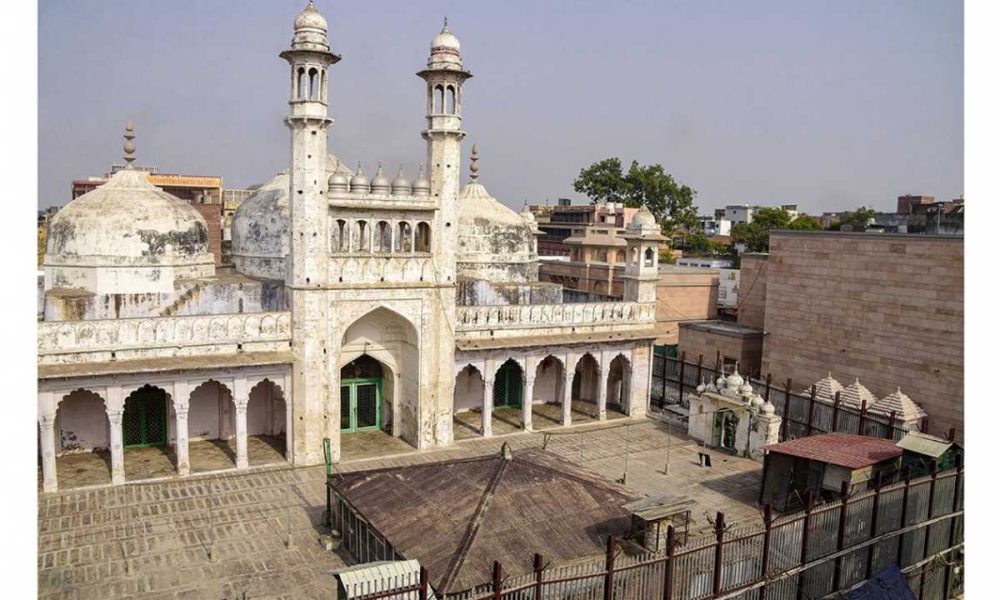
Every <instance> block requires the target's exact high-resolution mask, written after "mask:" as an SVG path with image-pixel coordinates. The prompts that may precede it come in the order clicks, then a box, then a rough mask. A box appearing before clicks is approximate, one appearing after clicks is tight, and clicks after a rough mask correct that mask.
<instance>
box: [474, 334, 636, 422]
mask: <svg viewBox="0 0 1000 600" xmlns="http://www.w3.org/2000/svg"><path fill="white" fill-rule="evenodd" d="M567 364H569V365H571V369H570V370H567V369H566V368H565V365H567ZM604 365H606V367H605V366H604ZM456 369H457V373H456V376H455V400H454V412H455V413H456V415H457V416H456V421H459V422H460V423H468V420H467V419H463V413H471V412H476V413H479V414H481V415H482V416H481V419H479V421H478V426H479V427H478V433H479V434H481V435H483V436H491V435H493V420H494V418H495V417H494V412H495V411H498V410H501V409H515V411H516V412H517V413H518V414H519V415H520V422H519V426H520V427H521V428H523V429H525V430H529V431H530V430H533V429H535V426H534V425H533V416H535V415H538V414H539V411H540V410H542V409H543V408H544V407H545V406H558V407H559V411H560V412H559V415H558V417H557V418H558V419H559V420H560V425H562V426H568V425H571V424H572V420H573V413H574V412H576V413H577V414H578V415H579V414H581V413H582V414H584V415H587V416H589V417H591V418H594V419H597V420H605V419H606V418H608V410H609V409H610V410H611V411H613V412H615V413H619V414H622V415H632V416H638V415H639V414H641V411H642V406H641V402H634V401H633V400H632V385H631V382H632V379H633V368H632V361H631V351H630V350H629V349H614V350H607V349H605V350H603V351H601V350H595V351H593V352H589V351H588V352H582V353H566V352H563V353H551V354H543V353H538V354H529V355H522V356H509V355H504V354H502V353H499V354H495V355H490V356H482V357H479V356H469V357H466V358H458V359H457V360H456ZM588 407H589V408H588ZM504 412H505V413H513V412H514V411H504Z"/></svg>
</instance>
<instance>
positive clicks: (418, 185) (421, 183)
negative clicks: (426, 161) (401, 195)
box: [413, 164, 431, 196]
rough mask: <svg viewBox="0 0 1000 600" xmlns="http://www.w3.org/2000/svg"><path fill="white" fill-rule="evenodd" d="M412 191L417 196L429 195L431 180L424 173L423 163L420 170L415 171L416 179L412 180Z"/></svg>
mask: <svg viewBox="0 0 1000 600" xmlns="http://www.w3.org/2000/svg"><path fill="white" fill-rule="evenodd" d="M413 193H414V194H416V195H417V196H430V195H431V182H430V180H429V179H427V176H425V175H424V165H423V164H421V165H420V172H418V173H417V180H416V181H414V182H413Z"/></svg>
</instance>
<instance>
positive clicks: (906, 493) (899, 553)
mask: <svg viewBox="0 0 1000 600" xmlns="http://www.w3.org/2000/svg"><path fill="white" fill-rule="evenodd" d="M909 504H910V466H909V465H906V466H904V467H903V510H901V511H900V515H899V528H900V529H902V528H904V527H906V509H907V508H908V507H909ZM905 536H906V534H905V533H904V534H902V535H897V536H896V539H897V540H898V542H897V544H896V564H897V565H899V567H900V568H902V567H903V537H905Z"/></svg>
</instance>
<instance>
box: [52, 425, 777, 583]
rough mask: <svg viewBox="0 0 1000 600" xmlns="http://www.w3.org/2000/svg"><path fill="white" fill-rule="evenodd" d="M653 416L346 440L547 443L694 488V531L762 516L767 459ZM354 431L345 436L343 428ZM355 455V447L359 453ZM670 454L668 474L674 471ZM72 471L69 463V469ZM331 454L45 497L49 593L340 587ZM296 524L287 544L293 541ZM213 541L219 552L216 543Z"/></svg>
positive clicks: (661, 483) (619, 471)
mask: <svg viewBox="0 0 1000 600" xmlns="http://www.w3.org/2000/svg"><path fill="white" fill-rule="evenodd" d="M667 429H668V426H667V425H666V424H664V423H661V422H659V421H656V420H653V419H636V420H625V419H622V420H618V421H616V422H614V423H608V422H603V423H591V424H583V425H579V426H574V427H572V428H570V429H568V430H566V429H559V430H552V431H549V432H536V433H516V434H510V435H503V436H499V437H494V438H487V439H484V438H475V439H469V440H466V441H461V442H458V443H456V444H455V445H454V446H453V447H451V448H448V449H445V450H438V451H432V452H416V451H413V450H412V449H409V450H408V451H406V452H405V453H400V454H396V455H393V456H391V457H386V458H374V459H371V458H369V459H365V458H361V457H363V456H364V444H363V443H361V442H358V444H357V447H354V448H352V449H349V448H348V445H347V444H346V443H345V446H344V461H343V462H342V463H341V464H340V465H339V466H338V467H337V468H338V470H340V471H343V472H349V471H355V470H363V469H370V468H378V467H387V466H400V465H408V464H417V463H424V462H430V461H437V460H446V459H452V458H459V457H465V456H474V455H482V454H486V453H493V452H497V451H499V449H500V446H501V445H502V444H503V443H504V442H507V443H509V444H510V445H511V446H512V447H513V448H514V449H515V450H517V449H519V448H527V447H542V446H545V447H546V449H548V450H550V451H552V452H555V453H556V454H559V455H560V456H562V457H564V458H566V459H568V460H571V461H574V462H578V461H580V460H581V456H582V460H583V463H584V464H585V465H586V466H587V467H588V468H590V469H592V470H594V471H596V472H598V473H601V474H602V475H604V476H606V477H608V478H611V479H619V478H621V477H622V475H623V474H624V470H625V460H624V456H625V449H626V447H628V452H629V454H628V476H627V479H626V484H627V485H628V486H629V487H631V488H633V489H635V490H637V491H639V492H642V493H646V494H664V493H673V494H685V495H689V496H691V497H692V498H693V499H695V501H696V502H697V503H698V509H697V510H696V511H695V512H694V513H693V514H692V520H693V524H692V533H693V534H696V535H697V534H698V533H699V531H701V532H704V531H707V530H708V529H709V523H708V519H709V517H710V516H713V515H714V514H715V511H716V510H723V511H724V512H725V513H726V515H727V521H728V522H731V523H732V522H739V523H749V522H751V521H755V520H758V519H760V514H759V512H758V511H757V509H756V508H754V506H753V504H752V503H753V501H754V499H755V497H756V494H757V491H758V489H759V488H758V486H759V481H760V466H759V465H758V464H756V463H753V462H751V461H748V460H744V459H738V458H734V457H731V456H727V455H725V454H720V453H717V452H713V451H709V453H710V454H711V455H712V462H713V465H714V466H713V467H712V468H704V467H700V466H699V465H698V455H697V453H698V450H699V448H698V447H697V446H696V445H694V443H693V442H691V441H690V440H687V439H686V437H685V436H683V435H680V434H679V433H675V434H674V435H670V434H669V433H668V431H667ZM345 440H346V437H345ZM352 454H353V456H355V457H358V458H354V459H352V458H351V455H352ZM668 454H669V458H670V465H669V475H665V474H664V468H665V467H666V462H667V457H668ZM60 476H62V473H60ZM323 481H324V470H323V468H322V467H309V468H299V469H292V468H290V467H288V465H287V464H286V463H284V462H283V461H282V462H281V463H280V464H278V465H272V466H257V467H252V468H251V469H250V470H249V471H246V472H239V473H237V472H236V471H229V472H225V473H213V474H207V475H192V476H191V477H189V478H184V479H178V478H174V479H169V480H164V481H156V482H149V483H130V484H127V485H124V486H116V487H110V486H106V487H99V488H90V489H82V490H70V491H64V492H59V493H57V494H53V495H47V496H41V497H40V498H39V515H38V528H39V555H38V568H39V573H38V584H39V597H40V598H73V599H91V598H94V599H96V598H121V597H136V596H139V595H142V596H143V597H144V598H154V599H156V598H219V599H222V598H240V597H242V593H243V592H244V591H245V592H246V598H248V599H257V598H289V599H290V598H333V597H335V594H336V590H335V585H334V580H333V578H332V577H331V576H330V575H329V572H330V571H331V570H334V569H336V568H338V567H340V566H342V565H344V559H343V558H342V557H340V556H338V555H337V554H335V553H331V552H326V551H324V550H323V549H322V548H321V547H320V545H319V543H318V535H319V534H320V533H321V532H322V531H323V528H322V526H321V521H322V515H323V511H324V510H325V491H324V486H323ZM289 531H290V532H291V545H290V547H286V541H287V540H288V536H289ZM213 550H214V551H213Z"/></svg>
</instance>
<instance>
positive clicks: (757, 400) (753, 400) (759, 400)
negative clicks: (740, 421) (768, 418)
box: [750, 394, 773, 408]
mask: <svg viewBox="0 0 1000 600" xmlns="http://www.w3.org/2000/svg"><path fill="white" fill-rule="evenodd" d="M750 406H752V407H754V408H760V407H762V406H764V398H763V396H761V395H760V394H754V395H752V396H751V397H750ZM772 408H773V407H772Z"/></svg>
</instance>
